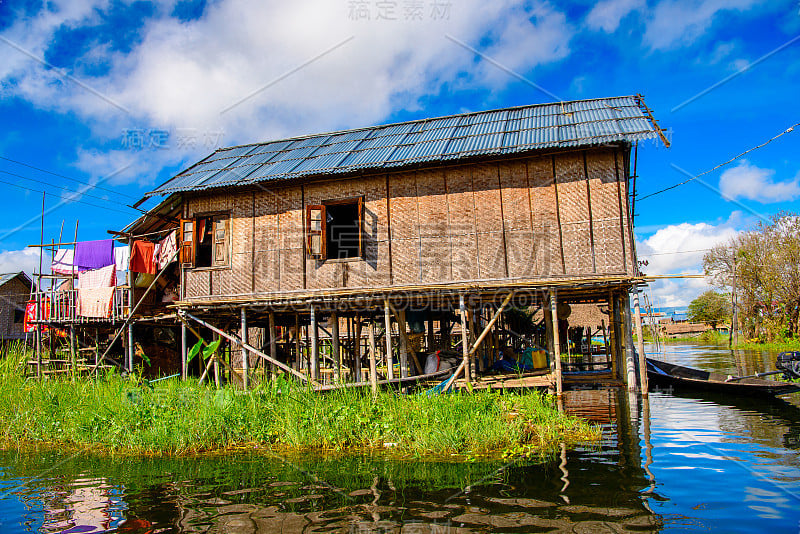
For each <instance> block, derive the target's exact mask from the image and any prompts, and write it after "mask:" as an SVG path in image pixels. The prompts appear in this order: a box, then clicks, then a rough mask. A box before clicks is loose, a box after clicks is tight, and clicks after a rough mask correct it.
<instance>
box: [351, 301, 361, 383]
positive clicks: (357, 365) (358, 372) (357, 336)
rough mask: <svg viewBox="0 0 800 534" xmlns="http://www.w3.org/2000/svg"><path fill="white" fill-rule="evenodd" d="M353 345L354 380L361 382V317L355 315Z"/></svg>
mask: <svg viewBox="0 0 800 534" xmlns="http://www.w3.org/2000/svg"><path fill="white" fill-rule="evenodd" d="M354 330H355V333H354V334H355V346H354V347H353V357H354V358H355V360H356V361H355V375H356V380H355V381H356V382H361V317H359V316H358V315H357V316H356V324H355V328H354Z"/></svg>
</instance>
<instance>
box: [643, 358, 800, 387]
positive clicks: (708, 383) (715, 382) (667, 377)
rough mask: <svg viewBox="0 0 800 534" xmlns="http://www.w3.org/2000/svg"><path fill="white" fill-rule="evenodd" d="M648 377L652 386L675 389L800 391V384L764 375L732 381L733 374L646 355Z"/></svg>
mask: <svg viewBox="0 0 800 534" xmlns="http://www.w3.org/2000/svg"><path fill="white" fill-rule="evenodd" d="M647 378H648V380H649V383H650V385H651V386H659V387H662V386H672V387H675V388H690V389H695V390H702V391H717V392H720V393H734V394H736V395H759V396H760V395H772V396H774V395H784V394H786V393H795V392H797V391H800V384H793V383H790V382H778V381H776V380H763V379H761V378H742V379H739V380H729V378H730V377H729V376H728V375H723V374H720V373H710V372H708V371H701V370H700V369H693V368H691V367H683V366H681V365H676V364H674V363H666V362H660V361H658V360H651V359H650V358H647ZM734 378H735V377H734Z"/></svg>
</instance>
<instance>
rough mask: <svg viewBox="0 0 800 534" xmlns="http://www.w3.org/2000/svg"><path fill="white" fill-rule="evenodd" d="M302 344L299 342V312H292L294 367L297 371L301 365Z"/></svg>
mask: <svg viewBox="0 0 800 534" xmlns="http://www.w3.org/2000/svg"><path fill="white" fill-rule="evenodd" d="M301 354H302V345H301V343H300V314H299V313H297V312H295V314H294V367H295V369H297V370H298V371H299V370H300V369H301V368H302V367H303V365H302V363H301V360H302V357H301Z"/></svg>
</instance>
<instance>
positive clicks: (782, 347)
mask: <svg viewBox="0 0 800 534" xmlns="http://www.w3.org/2000/svg"><path fill="white" fill-rule="evenodd" d="M736 348H737V349H748V350H760V351H769V352H783V351H787V350H800V339H797V338H793V339H785V340H783V341H770V342H759V341H758V340H744V341H740V342H739V343H737V344H736Z"/></svg>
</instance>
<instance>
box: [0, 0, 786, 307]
mask: <svg viewBox="0 0 800 534" xmlns="http://www.w3.org/2000/svg"><path fill="white" fill-rule="evenodd" d="M798 36H800V3H798V1H797V0H790V1H785V2H768V3H767V2H756V1H752V0H728V1H721V0H694V1H683V0H656V1H650V2H648V1H646V0H606V1H603V2H600V3H593V2H575V3H573V4H571V5H564V4H560V3H559V4H556V3H549V2H502V1H498V2H480V1H477V0H463V1H457V0H452V1H445V0H421V1H419V0H397V1H378V0H369V1H351V0H319V1H298V2H280V3H278V2H263V1H247V0H218V1H209V2H204V1H190V0H182V1H178V2H174V1H173V2H159V3H157V4H154V3H150V2H142V1H139V2H120V1H111V2H109V1H100V0H69V1H65V2H36V1H30V2H24V1H9V0H3V1H0V51H1V52H0V156H1V157H2V158H4V159H0V192H2V195H3V197H4V199H5V201H6V202H5V203H4V206H5V217H4V218H3V222H2V223H1V224H0V271H2V272H5V271H13V270H18V269H26V270H29V271H30V270H31V269H33V267H34V265H37V264H38V255H37V254H36V253H34V252H33V251H31V250H27V251H26V250H25V247H26V245H27V244H29V243H36V242H38V240H39V230H40V229H39V220H38V215H39V213H40V209H41V193H40V192H38V191H41V190H46V191H47V199H46V207H47V209H49V210H52V211H50V213H49V214H48V216H47V217H46V220H45V238H46V239H51V238H52V239H58V235H59V232H60V227H61V224H62V221H63V223H64V231H63V233H64V240H72V237H73V233H74V228H75V223H76V220H77V221H79V230H78V234H79V238H80V239H99V238H103V237H106V236H107V235H108V234H107V233H106V230H107V229H119V228H121V227H122V226H124V225H125V224H126V223H128V222H130V221H131V220H132V219H133V218H135V217H136V211H134V210H133V209H131V208H129V207H127V205H130V204H132V203H133V202H135V201H136V200H137V199H138V198H139V197H141V195H142V194H143V193H144V192H146V191H148V190H150V189H152V188H153V186H154V185H156V184H158V183H160V182H162V181H164V180H166V179H167V178H169V177H170V176H172V175H174V174H175V173H176V172H178V171H179V170H181V169H182V168H184V167H186V166H187V165H189V164H191V163H193V162H194V161H196V160H197V159H199V158H201V157H203V156H204V155H206V154H208V153H209V152H211V151H212V150H213V149H214V148H215V147H217V146H226V145H234V144H241V143H248V142H254V141H264V140H268V139H273V138H279V137H284V136H289V135H299V134H304V133H318V132H324V131H330V130H334V129H342V128H351V127H359V126H368V125H372V124H380V123H386V122H393V121H398V120H406V119H414V118H423V117H429V116H438V115H447V114H451V113H459V112H463V111H474V110H483V109H492V108H500V107H507V106H515V105H523V104H531V103H537V102H549V101H553V100H557V99H565V100H569V99H580V98H593V97H602V96H613V95H622V94H633V93H641V94H643V95H644V96H645V98H646V102H647V104H648V105H649V106H650V107H651V108H652V109H653V112H654V114H655V116H656V117H657V119H658V120H659V121H660V123H661V124H662V126H663V127H664V128H666V129H667V130H668V132H669V135H670V137H671V139H672V142H673V146H672V148H670V149H666V148H664V147H662V146H659V145H658V144H656V143H646V144H644V145H642V146H640V147H639V161H638V171H639V175H640V177H639V180H638V193H639V195H640V196H645V195H647V194H648V193H652V192H655V191H657V190H659V189H661V188H663V187H666V186H668V185H671V184H674V183H677V182H680V181H682V180H684V179H685V178H686V176H685V175H684V174H683V173H682V172H681V171H680V170H678V169H676V167H678V168H680V169H683V170H685V171H686V172H688V173H689V174H690V175H693V174H696V173H700V172H703V171H705V170H707V169H710V168H711V167H713V166H715V165H717V164H718V163H721V162H723V161H725V160H727V159H729V158H730V157H732V156H734V155H736V154H738V153H740V152H742V151H744V150H747V149H749V148H751V147H753V146H755V145H758V144H760V143H762V142H764V141H766V140H767V139H769V138H771V137H773V136H775V135H777V134H778V133H780V132H782V131H784V130H785V129H786V128H788V127H789V126H791V125H792V124H794V123H797V122H800V113H798V110H799V109H800V106H798V103H797V97H798V94H800V39H797V40H794V41H793V39H796V38H797V37H798ZM459 43H462V44H459ZM464 45H466V46H464ZM475 50H477V51H478V52H479V54H476V53H475ZM765 56H766V57H765ZM728 78H730V79H728ZM726 79H728V81H726V82H725V83H720V82H723V81H724V80H726ZM715 85H716V87H714V86H715ZM710 88H711V90H709V89H710ZM704 91H707V92H705V93H704ZM687 101H689V102H688V103H686V104H685V105H683V106H681V104H682V103H685V102H687ZM799 149H800V128H799V129H798V130H797V131H794V132H791V133H788V134H786V135H784V136H782V137H780V138H779V139H777V140H776V141H774V142H773V143H771V144H770V145H768V146H767V147H765V148H762V149H759V150H757V151H754V152H752V153H750V154H748V155H747V156H746V157H745V158H742V159H741V160H737V161H736V162H735V163H733V164H731V165H729V166H727V167H724V168H723V169H720V170H718V171H715V172H713V173H710V174H708V175H706V176H704V177H703V179H702V180H703V182H704V183H699V181H695V182H693V183H690V184H687V185H684V186H681V187H678V188H676V189H674V190H671V191H669V192H666V193H663V194H659V195H656V196H654V197H651V198H647V199H643V200H642V201H641V202H637V205H636V219H635V221H636V233H637V240H638V246H639V253H640V256H641V258H642V259H647V260H648V261H649V262H650V264H649V266H648V267H647V269H646V272H648V274H671V273H699V272H700V266H699V262H700V261H701V259H702V254H703V252H702V250H703V249H705V248H708V247H710V246H712V245H714V244H715V243H718V242H720V241H722V240H725V239H728V238H730V237H732V236H733V235H735V234H736V233H737V232H739V231H743V230H747V229H748V228H752V227H753V225H754V224H756V223H757V221H758V220H759V219H760V218H761V217H762V216H767V217H768V216H769V215H771V214H774V213H776V212H778V211H780V210H788V211H800V206H799V205H798V201H799V199H800V183H798V182H800V150H799ZM17 162H21V163H23V164H25V165H28V166H24V165H21V164H20V163H17ZM34 167H35V168H34ZM37 169H40V170H37ZM76 191H78V192H79V194H76ZM720 191H721V192H722V193H724V195H723V194H720ZM726 198H727V199H726ZM76 200H77V201H76ZM145 206H147V205H145ZM705 287H706V284H705V282H704V281H703V280H682V281H679V280H676V281H665V282H658V283H656V284H654V285H653V287H652V295H653V300H654V301H655V303H656V304H660V305H664V306H668V305H682V304H686V303H687V302H688V301H689V300H691V298H693V297H694V296H695V295H697V293H698V292H700V291H702V290H703V289H704V288H705Z"/></svg>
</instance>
